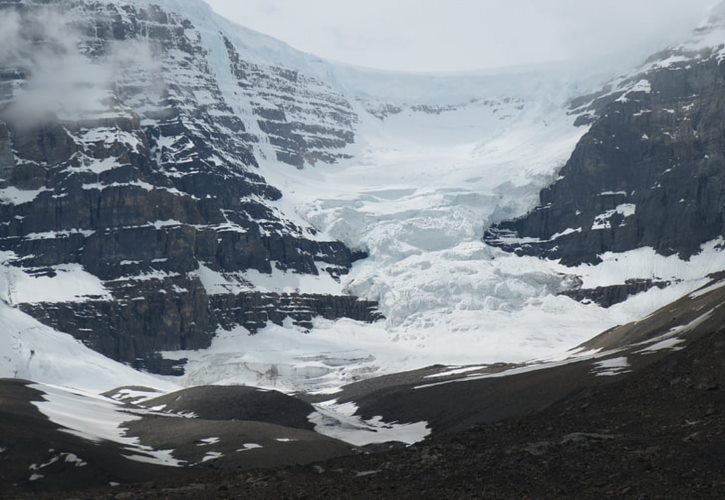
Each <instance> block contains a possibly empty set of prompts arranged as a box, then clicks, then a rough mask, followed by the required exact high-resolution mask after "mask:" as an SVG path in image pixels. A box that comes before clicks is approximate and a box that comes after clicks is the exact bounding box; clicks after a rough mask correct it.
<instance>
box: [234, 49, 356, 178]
mask: <svg viewBox="0 0 725 500" xmlns="http://www.w3.org/2000/svg"><path fill="white" fill-rule="evenodd" d="M224 45H225V47H226V49H227V52H228V55H229V59H230V61H231V69H232V73H233V74H234V76H235V78H236V79H237V82H238V86H239V88H240V89H241V90H242V91H243V92H244V94H245V95H246V96H247V97H248V98H249V100H250V103H251V105H252V108H253V110H254V113H255V114H256V115H257V116H258V117H259V119H258V124H259V128H260V129H261V130H262V131H263V132H264V133H265V134H267V137H268V138H269V142H270V144H271V145H272V146H273V148H274V151H275V154H276V157H277V160H279V161H281V162H285V163H288V164H290V165H294V166H296V167H298V168H302V167H303V166H304V165H305V164H312V165H314V164H315V163H317V162H323V163H334V162H335V161H337V160H339V159H341V158H345V157H347V155H345V154H344V153H341V152H339V151H340V150H342V149H344V148H345V147H346V146H347V145H348V144H352V143H353V142H354V139H355V131H354V125H355V123H356V122H357V116H356V115H355V113H354V111H353V109H352V106H351V105H350V103H349V102H348V101H347V99H346V98H345V97H344V96H342V95H340V94H339V93H338V92H336V91H335V90H333V89H332V88H330V87H329V86H327V85H326V84H325V83H323V82H321V81H319V80H317V79H315V78H311V77H308V76H305V75H303V74H301V73H299V72H298V71H296V70H291V69H286V68H279V67H264V66H260V65H258V64H253V63H250V62H248V61H244V60H242V59H241V58H240V56H239V53H238V51H237V49H236V48H235V47H234V44H233V43H232V42H231V41H230V40H229V39H228V38H226V37H225V38H224Z"/></svg>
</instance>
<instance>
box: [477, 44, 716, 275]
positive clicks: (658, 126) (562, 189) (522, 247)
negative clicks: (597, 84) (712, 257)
mask: <svg viewBox="0 0 725 500" xmlns="http://www.w3.org/2000/svg"><path fill="white" fill-rule="evenodd" d="M672 55H680V56H683V57H682V58H681V59H682V60H679V62H668V61H667V58H668V57H670V56H672ZM685 56H687V57H685ZM658 62H659V64H658ZM648 65H649V66H652V69H649V70H648V71H646V72H644V73H642V74H639V75H636V76H633V77H631V78H630V79H629V80H627V81H625V82H624V83H622V84H621V85H620V86H619V87H618V88H617V90H611V91H610V92H607V93H605V94H604V95H601V96H598V97H596V98H595V99H594V101H593V102H591V103H590V104H589V105H588V106H583V105H582V106H581V107H580V109H579V110H578V112H580V113H585V114H583V115H582V116H587V117H589V118H588V120H593V124H592V126H591V129H590V131H589V132H588V133H587V134H586V135H585V136H584V137H583V138H582V140H581V141H580V142H579V144H578V145H577V147H576V150H575V151H574V153H573V154H572V156H571V158H570V160H569V161H568V162H567V164H566V165H565V166H564V167H563V168H562V169H561V171H560V177H559V179H558V180H557V181H556V182H555V183H554V184H553V185H551V186H550V187H547V188H546V189H544V190H543V191H542V192H541V195H540V205H539V206H538V207H537V208H536V209H534V210H533V211H532V212H530V213H529V214H527V215H525V216H524V217H521V218H519V219H516V220H512V221H506V222H503V223H500V224H497V225H495V226H493V227H491V228H490V229H489V230H488V231H487V232H486V235H485V237H484V239H485V241H487V242H488V243H489V244H492V245H495V246H499V247H501V248H504V249H506V250H508V251H514V252H516V253H518V254H528V255H532V254H533V255H540V256H545V257H548V258H552V259H561V260H562V262H563V263H565V264H579V263H582V262H588V263H593V262H597V261H598V260H599V257H598V256H599V255H601V254H603V253H605V252H624V251H627V250H632V249H636V248H641V247H652V248H654V249H655V250H656V251H657V252H658V253H660V254H663V255H671V254H678V255H679V256H681V257H683V258H688V257H690V256H692V255H693V254H696V253H698V252H699V251H700V247H701V244H703V243H705V242H708V241H711V240H714V239H716V238H718V237H720V236H723V235H725V220H724V218H723V213H724V212H725V187H724V186H725V113H724V112H723V109H725V64H723V63H722V59H721V57H720V56H719V55H718V54H717V51H714V52H713V50H711V49H707V50H705V51H704V52H701V53H696V54H690V53H683V54H680V53H678V52H670V53H665V54H660V55H658V56H655V57H654V58H653V59H652V60H650V61H649V62H648ZM576 105H581V103H577V104H576Z"/></svg>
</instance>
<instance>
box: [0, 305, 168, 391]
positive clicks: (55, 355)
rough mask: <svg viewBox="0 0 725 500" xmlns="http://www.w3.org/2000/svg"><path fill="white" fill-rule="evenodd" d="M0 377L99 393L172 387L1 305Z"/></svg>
mask: <svg viewBox="0 0 725 500" xmlns="http://www.w3.org/2000/svg"><path fill="white" fill-rule="evenodd" d="M0 324H1V325H2V335H0V378H20V379H24V380H32V381H34V382H41V383H45V384H53V385H57V386H64V387H71V388H82V389H86V390H88V391H93V392H96V393H100V392H103V391H109V390H111V389H114V388H116V387H119V386H120V385H135V386H142V387H150V388H155V389H159V390H166V391H170V390H173V389H175V388H177V386H176V385H175V384H173V383H171V382H168V381H164V380H162V379H160V378H159V377H155V376H153V375H149V374H145V373H142V372H139V371H136V370H133V369H132V368H129V367H128V366H126V365H123V364H121V363H117V362H116V361H113V360H111V359H108V358H107V357H105V356H102V355H101V354H99V353H97V352H95V351H92V350H91V349H89V348H87V347H86V346H84V345H83V344H82V343H81V342H79V341H78V340H76V339H74V338H73V337H71V336H70V335H68V334H65V333H61V332H58V331H55V330H53V329H52V328H50V327H47V326H45V325H42V324H41V323H39V322H38V321H37V320H35V319H33V318H31V317H30V316H28V315H27V314H24V313H22V312H20V311H18V310H17V309H15V308H12V307H10V306H8V305H7V304H5V303H4V302H2V301H0Z"/></svg>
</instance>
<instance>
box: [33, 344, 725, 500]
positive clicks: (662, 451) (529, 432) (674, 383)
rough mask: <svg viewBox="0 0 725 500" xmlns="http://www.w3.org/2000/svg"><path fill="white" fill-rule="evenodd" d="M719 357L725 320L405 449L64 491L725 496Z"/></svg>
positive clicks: (93, 494)
mask: <svg viewBox="0 0 725 500" xmlns="http://www.w3.org/2000/svg"><path fill="white" fill-rule="evenodd" d="M723 359H725V339H724V338H723V336H722V331H717V332H710V333H708V334H705V335H702V336H700V337H699V338H697V339H696V340H693V341H692V342H691V343H690V344H689V345H688V347H687V348H686V349H683V350H679V351H674V352H672V353H671V354H669V355H667V356H665V357H663V358H662V359H660V360H659V361H657V362H655V363H654V364H652V365H650V366H648V367H646V368H643V369H642V370H640V371H639V372H638V374H637V376H631V377H621V378H617V380H615V381H613V382H611V383H608V384H606V385H603V386H600V387H598V388H593V389H592V388H590V389H585V390H582V391H580V392H578V393H575V394H573V395H571V396H569V397H568V398H566V399H564V400H562V401H560V402H558V403H556V404H554V405H552V406H551V407H549V408H547V409H545V410H544V411H541V412H538V413H536V414H533V415H529V416H524V417H521V418H514V419H507V420H504V421H499V422H495V423H491V424H487V425H482V426H478V427H475V428H473V429H471V430H467V431H463V432H458V433H453V434H446V435H440V436H438V437H435V438H433V439H431V440H428V441H425V442H423V443H421V444H418V445H414V446H411V447H408V448H402V447H390V448H388V449H377V450H368V451H365V452H360V453H358V454H355V455H352V456H347V457H343V458H335V459H331V460H329V461H327V462H321V463H318V464H314V465H306V466H295V467H286V468H283V469H276V470H259V471H251V472H234V471H215V470H214V469H213V468H205V469H204V470H198V471H196V472H194V473H193V474H192V473H190V474H189V475H188V476H185V477H175V478H173V479H170V480H166V481H164V480H162V481H155V482H153V483H145V484H138V485H133V486H120V487H117V488H106V489H102V490H95V491H88V492H80V493H77V494H75V495H67V494H63V495H62V497H64V498H68V497H69V496H72V497H73V498H109V499H111V498H154V499H156V498H170V499H171V498H613V497H621V498H640V499H644V498H648V499H654V498H722V491H723V488H724V487H725V418H724V417H723V415H725V363H724V362H723ZM59 497H60V496H58V495H53V494H50V495H47V496H44V497H43V498H59Z"/></svg>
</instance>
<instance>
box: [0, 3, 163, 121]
mask: <svg viewBox="0 0 725 500" xmlns="http://www.w3.org/2000/svg"><path fill="white" fill-rule="evenodd" d="M73 21H74V20H73V19H71V18H69V17H68V16H66V15H64V14H63V13H61V12H60V11H58V10H56V9H52V8H47V9H41V10H38V11H33V12H31V13H28V12H26V13H23V14H22V15H21V14H20V13H18V12H14V11H6V12H5V13H4V14H3V17H2V19H0V66H2V67H4V68H8V69H10V68H14V69H15V70H17V71H19V72H21V73H23V74H25V76H26V81H25V83H24V84H23V86H22V87H21V88H18V89H16V90H15V92H14V99H13V101H12V103H11V104H10V106H9V107H7V108H6V109H3V110H2V111H0V118H1V119H2V120H4V121H6V122H9V123H11V124H12V125H14V126H17V127H32V126H35V125H37V124H40V123H44V122H46V121H51V120H55V119H57V118H61V119H64V118H73V119H77V118H80V117H87V116H98V114H99V113H103V112H106V111H109V110H111V109H113V108H114V106H116V105H117V101H116V99H115V98H114V87H115V85H116V84H117V83H118V82H119V80H121V79H122V77H123V75H122V74H123V72H124V71H125V69H126V68H129V67H131V66H133V68H134V71H138V68H140V69H141V70H148V71H153V70H154V68H157V67H158V63H156V62H155V61H154V58H153V57H152V53H151V47H150V46H149V45H148V44H147V43H142V42H138V41H123V42H117V43H112V44H110V45H109V46H107V47H106V48H105V50H104V51H102V54H100V55H98V56H90V55H87V52H89V48H88V47H87V46H86V45H85V44H84V43H83V40H84V37H83V36H82V34H81V33H80V32H79V31H77V29H76V28H74V26H77V24H75V23H74V22H73Z"/></svg>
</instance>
